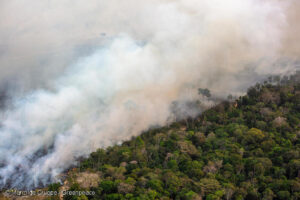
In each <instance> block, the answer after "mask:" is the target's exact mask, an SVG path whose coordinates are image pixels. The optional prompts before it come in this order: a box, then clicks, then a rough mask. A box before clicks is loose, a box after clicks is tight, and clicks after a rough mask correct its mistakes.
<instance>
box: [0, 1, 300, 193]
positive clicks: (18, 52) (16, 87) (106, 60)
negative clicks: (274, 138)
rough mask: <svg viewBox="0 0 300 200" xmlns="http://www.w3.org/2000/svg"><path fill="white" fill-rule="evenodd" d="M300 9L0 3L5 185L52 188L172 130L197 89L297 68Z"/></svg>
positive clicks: (220, 92) (238, 86) (233, 89)
mask: <svg viewBox="0 0 300 200" xmlns="http://www.w3.org/2000/svg"><path fill="white" fill-rule="evenodd" d="M295 2H296V1H295ZM295 2H294V1H284V2H283V1H276V0H269V1H261V0H243V1H240V0H227V1H223V0H203V1H196V0H182V1H180V0H163V1H161V0H160V1H158V0H151V1H138V0H128V1H126V2H125V1H117V0H110V1H98V0H97V1H96V0H90V1H80V0H75V1H74V0H59V1H58V0H54V1H37V2H35V4H34V5H32V4H29V3H28V1H25V0H11V1H7V2H4V1H1V2H0V69H1V75H0V82H1V84H2V85H5V89H9V91H10V92H9V94H10V97H11V103H10V105H8V107H7V108H6V109H4V110H3V111H2V112H1V128H0V136H1V140H0V164H1V167H0V177H1V179H0V180H1V182H0V185H1V187H4V186H5V185H8V184H10V185H11V186H15V187H33V186H37V185H41V184H47V183H49V182H51V181H55V178H56V176H57V175H59V174H60V173H61V172H62V171H64V170H66V169H67V168H68V167H70V166H71V165H73V164H75V163H76V160H77V159H78V158H80V157H82V156H87V155H88V154H89V153H90V152H91V151H93V150H95V149H96V148H99V147H107V146H109V145H112V144H115V143H119V142H121V141H123V140H126V139H129V138H130V137H132V136H135V135H138V134H140V133H141V131H143V130H147V128H149V127H150V126H152V125H164V124H166V123H168V121H169V120H170V117H171V116H172V113H171V111H170V105H171V104H172V102H173V101H179V102H185V101H190V100H195V99H197V98H201V97H200V96H199V95H197V88H198V87H202V88H210V90H211V91H212V93H213V94H214V95H215V97H217V98H222V97H225V96H227V95H228V94H229V93H232V94H241V93H243V92H244V91H245V89H246V88H247V87H248V86H249V85H251V84H253V83H254V82H255V81H257V80H260V79H261V78H262V77H264V76H266V75H269V74H277V73H290V72H293V71H294V70H295V69H296V68H297V66H296V65H295V63H297V59H298V57H297V52H298V51H297V47H296V45H289V44H291V43H292V42H291V41H290V40H291V38H293V39H294V40H297V41H294V44H296V43H297V42H298V41H299V40H298V37H297V36H296V35H297V34H296V33H298V31H297V29H296V26H293V24H294V23H296V21H297V20H295V19H297V13H296V12H295V14H294V15H291V14H290V13H291V12H289V11H291V10H292V9H293V10H295V9H296V10H297V8H298V7H299V6H298V5H299V4H297V3H295ZM294 28H295V29H296V30H295V29H294ZM201 100H202V102H203V104H204V105H210V104H211V102H209V101H207V100H206V99H201ZM188 114H195V113H188Z"/></svg>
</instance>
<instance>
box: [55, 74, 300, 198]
mask: <svg viewBox="0 0 300 200" xmlns="http://www.w3.org/2000/svg"><path fill="white" fill-rule="evenodd" d="M299 79H300V73H299V72H298V73H297V74H296V75H293V76H291V77H283V78H278V77H270V78H269V79H268V80H267V81H265V82H264V83H261V84H256V85H255V86H254V87H251V88H249V89H248V92H247V95H245V96H243V97H240V98H239V99H238V100H236V101H225V102H222V103H221V104H218V105H216V106H214V107H213V108H211V109H209V110H207V111H205V112H204V113H202V114H201V115H200V116H198V117H197V118H194V119H188V120H185V121H183V122H175V123H173V124H171V125H170V126H168V127H162V128H155V129H152V130H149V131H147V132H145V133H143V134H142V135H140V136H139V137H136V138H133V139H131V140H130V141H126V142H124V143H123V144H121V145H115V146H113V147H109V148H107V149H98V151H97V152H94V153H92V154H91V155H90V157H89V158H88V159H85V160H84V161H82V162H81V163H80V168H77V169H73V171H74V172H76V173H82V172H91V173H97V174H99V177H100V178H99V181H98V182H97V185H96V186H95V185H94V186H92V187H89V188H82V187H81V185H80V184H78V183H76V182H75V181H73V182H72V178H71V175H69V177H68V180H69V181H70V182H71V183H72V184H71V185H70V188H69V190H70V191H72V190H92V191H94V192H95V195H93V196H88V195H87V196H84V195H81V196H80V197H78V196H65V197H64V199H104V200H117V199H132V200H144V199H145V200H147V199H149V200H152V199H153V200H154V199H162V200H168V199H184V200H194V199H195V200H200V199H207V200H211V199H227V200H228V199H236V200H238V199H247V200H251V199H265V200H269V199H270V200H271V199H281V200H286V199H300V84H299V83H300V81H299ZM58 187H59V185H58V184H52V185H50V187H49V190H53V188H54V189H55V188H56V189H57V188H58Z"/></svg>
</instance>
